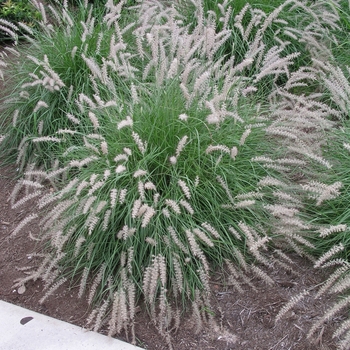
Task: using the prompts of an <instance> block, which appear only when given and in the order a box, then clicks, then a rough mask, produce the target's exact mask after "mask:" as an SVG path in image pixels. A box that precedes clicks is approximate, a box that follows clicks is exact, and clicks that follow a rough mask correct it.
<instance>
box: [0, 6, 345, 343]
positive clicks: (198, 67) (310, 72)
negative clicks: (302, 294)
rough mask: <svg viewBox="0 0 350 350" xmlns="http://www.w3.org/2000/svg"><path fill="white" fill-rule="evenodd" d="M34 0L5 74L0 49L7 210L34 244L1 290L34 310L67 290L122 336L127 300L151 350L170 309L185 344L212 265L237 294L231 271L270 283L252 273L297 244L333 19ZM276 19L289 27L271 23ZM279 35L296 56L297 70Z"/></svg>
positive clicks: (201, 308) (321, 114)
mask: <svg viewBox="0 0 350 350" xmlns="http://www.w3.org/2000/svg"><path fill="white" fill-rule="evenodd" d="M34 3H35V4H36V5H37V7H38V9H39V10H40V11H41V14H42V18H43V20H42V22H41V27H42V29H41V31H37V32H34V31H33V30H32V29H31V28H26V27H25V26H24V25H23V24H22V25H21V27H22V28H25V29H27V31H28V36H27V40H28V45H23V46H20V47H15V48H10V49H8V50H7V51H11V52H13V53H14V54H15V55H18V56H19V57H20V59H19V60H18V61H19V62H20V63H19V62H15V64H13V65H11V64H10V62H8V61H7V60H6V52H7V51H4V52H3V54H2V57H3V58H2V60H1V61H0V64H1V65H2V66H6V69H9V71H12V73H11V85H10V86H11V89H10V90H8V97H7V98H6V100H5V101H3V102H4V103H3V107H2V108H3V111H2V118H1V125H2V130H3V134H2V142H1V144H0V146H1V154H2V156H6V157H10V156H11V154H12V155H13V157H14V158H15V159H16V163H17V164H18V166H19V168H20V169H21V170H22V171H23V178H22V179H20V180H19V182H18V185H17V186H16V188H15V189H14V191H13V193H12V196H11V204H12V206H13V207H18V206H20V205H22V204H23V203H25V202H26V201H27V200H29V199H32V198H35V197H37V198H38V204H37V205H38V207H37V208H38V210H39V211H40V212H42V213H43V216H42V218H41V221H40V224H41V227H42V230H43V232H42V235H41V236H40V238H41V239H42V241H43V242H49V245H50V248H49V249H48V250H46V255H45V257H44V259H43V261H42V262H41V264H40V266H39V267H38V268H37V269H35V270H33V271H32V273H30V274H29V275H28V276H27V277H25V278H23V279H21V280H20V281H18V282H17V285H18V286H20V285H23V284H25V283H26V282H27V281H29V280H32V279H37V278H41V279H42V280H43V281H44V282H45V288H46V294H45V295H44V296H43V299H42V302H43V301H44V300H45V299H46V298H47V297H49V296H50V294H51V293H53V292H54V291H55V290H56V289H57V288H58V287H59V286H60V285H61V284H62V283H64V282H65V281H66V280H67V279H69V280H71V281H76V280H77V278H78V280H79V296H80V297H83V296H85V297H86V298H87V299H88V302H89V304H90V305H91V308H92V310H91V314H90V316H89V319H88V321H89V323H91V324H92V327H93V329H94V330H98V329H100V327H102V326H103V325H106V326H107V327H108V329H109V334H110V335H114V334H116V333H120V332H121V331H122V330H123V329H125V330H126V331H127V332H128V331H131V333H132V339H133V341H135V334H134V328H133V327H134V326H133V325H134V321H135V317H136V316H135V306H136V303H137V302H138V300H139V299H140V298H141V297H142V298H143V300H144V301H145V302H146V305H147V306H148V307H149V311H150V313H151V315H152V319H153V320H154V322H155V324H156V326H157V328H158V330H159V331H160V334H161V335H162V336H164V338H165V339H166V340H167V342H168V344H169V346H171V339H170V331H171V330H172V329H176V328H178V327H179V325H180V323H181V313H182V311H183V309H184V307H186V306H187V305H191V307H192V310H193V313H192V314H193V317H194V319H195V324H196V326H197V328H196V330H197V331H199V330H200V328H201V326H202V325H203V322H205V321H209V322H212V323H213V324H214V329H217V328H215V327H217V326H215V320H214V317H213V315H212V313H211V312H210V308H211V307H210V300H209V295H210V287H209V281H210V277H211V272H212V271H213V269H215V268H220V269H224V270H226V271H228V273H227V274H226V277H227V283H228V284H231V285H232V286H233V287H234V288H235V289H236V290H237V291H238V292H242V287H241V286H242V284H245V283H247V284H249V285H251V287H252V289H254V287H253V286H252V283H251V281H250V278H249V277H248V276H252V275H253V276H258V277H259V278H262V279H263V280H264V281H265V282H266V283H267V284H272V283H273V280H272V278H271V277H270V276H269V275H268V274H267V273H266V272H265V270H264V269H263V268H261V265H264V266H265V267H266V268H271V267H272V266H274V265H276V264H278V265H279V266H282V267H284V268H285V269H287V270H289V271H293V269H292V267H291V266H290V265H289V262H290V259H289V258H288V257H287V256H286V255H285V253H284V252H283V250H281V249H284V248H293V249H294V250H296V251H297V252H298V253H300V254H301V255H303V254H304V255H307V254H308V252H307V250H306V249H305V247H306V248H307V249H309V248H314V245H313V243H312V238H313V236H314V235H315V234H316V231H315V227H314V226H313V225H312V224H310V222H309V221H308V220H309V218H310V216H309V215H308V213H307V212H305V211H304V207H305V197H307V195H308V194H309V189H310V188H312V185H313V184H314V182H312V181H315V180H317V179H318V174H319V171H320V169H324V168H325V169H328V168H330V167H331V166H330V164H329V162H328V161H327V159H325V158H324V157H323V156H322V152H321V150H322V146H323V144H324V142H325V133H326V132H327V131H328V130H329V129H331V128H332V127H333V125H334V121H332V119H336V118H339V113H340V112H339V111H338V110H336V109H335V108H332V107H330V106H328V105H327V103H325V101H323V97H324V96H323V95H322V94H319V93H315V92H314V90H313V86H316V85H317V86H318V84H316V83H315V82H316V81H317V78H318V77H319V69H320V67H321V66H322V65H324V64H325V63H324V62H326V61H327V60H328V59H329V56H328V55H331V52H330V49H329V46H330V44H329V38H328V36H327V33H328V31H329V29H333V30H334V29H336V28H337V24H336V21H337V19H338V17H337V10H336V7H334V6H331V5H330V4H328V3H327V2H319V3H318V4H317V5H315V6H308V5H307V4H306V3H305V2H301V1H291V0H288V1H286V2H285V3H283V4H282V5H281V6H280V7H279V8H277V9H276V10H274V11H272V12H271V13H270V14H266V13H264V12H262V11H261V10H254V9H253V8H251V7H249V6H247V7H245V8H243V9H242V10H241V12H239V13H238V14H237V15H235V17H234V20H233V21H232V16H231V14H232V8H230V6H229V2H227V1H226V2H224V3H223V4H220V6H218V10H217V11H216V12H215V13H214V12H213V11H208V12H206V11H205V10H204V8H205V7H204V6H203V3H202V2H200V1H196V2H193V9H192V10H191V12H189V8H188V6H187V4H185V5H183V4H181V3H179V4H178V5H176V6H175V5H173V6H168V5H167V4H165V3H163V2H160V1H159V2H158V1H143V2H142V3H140V4H138V5H136V6H132V7H126V8H124V7H123V5H124V2H123V1H121V2H120V3H118V4H114V3H113V1H111V0H109V1H107V2H106V6H105V9H104V10H101V11H96V10H93V6H92V5H89V4H88V3H87V2H84V4H82V6H80V8H79V9H77V10H75V12H72V11H71V10H70V9H69V7H68V4H67V2H65V3H64V4H63V7H60V8H58V9H56V8H54V7H52V6H49V7H48V8H45V7H43V6H42V5H40V4H39V3H37V2H34ZM290 7H291V8H292V10H293V11H294V10H295V11H294V12H295V13H296V16H297V17H293V16H291V15H290V14H289V16H290V17H292V18H291V23H292V26H293V30H292V29H291V28H292V27H290V26H289V24H288V23H286V20H285V18H286V16H285V15H284V17H283V18H282V19H281V18H280V15H281V14H282V13H283V11H285V9H286V8H289V9H290ZM248 9H249V11H250V13H249V16H248V17H245V15H246V12H247V10H248ZM297 9H299V10H300V9H302V10H305V9H307V11H305V14H304V16H305V17H303V16H302V15H301V14H300V11H297ZM293 11H291V12H290V13H294V12H293ZM190 13H191V14H194V16H193V15H190ZM48 14H50V16H48ZM299 16H301V17H300V18H301V19H302V20H301V21H299V19H300V18H299ZM324 16H326V17H327V19H328V20H327V22H326V23H324V22H322V18H324ZM49 17H50V18H51V19H50V20H48V18H49ZM192 18H194V19H195V20H194V21H193V22H191V23H189V22H190V20H189V19H192ZM297 19H298V21H297ZM297 22H298V23H300V26H299V27H295V25H296V23H297ZM323 23H324V24H323ZM232 26H233V27H232ZM276 26H281V28H282V30H280V31H277V32H274V28H275V27H276ZM233 28H235V29H234V30H233ZM291 30H292V32H291ZM288 31H289V34H288ZM286 35H287V36H288V35H289V36H290V37H292V38H293V39H294V40H295V41H300V43H299V44H298V47H302V50H305V52H307V55H308V57H309V58H308V60H307V62H306V65H305V66H303V65H302V64H301V63H300V62H299V63H298V62H296V60H297V59H298V58H299V57H300V50H299V51H298V50H296V49H295V46H294V45H293V44H291V42H290V41H286ZM238 37H239V38H240V39H239V40H237V38H238ZM242 38H243V40H242ZM301 38H303V40H304V41H302V40H300V39H301ZM316 38H317V40H316ZM320 38H321V39H322V40H320ZM323 39H324V40H323ZM227 45H229V46H227ZM230 46H231V48H230V49H229V51H227V47H230ZM316 58H317V61H316V60H314V61H312V59H316ZM309 62H315V64H314V65H313V66H311V67H310V66H309V65H308V63H309ZM305 87H306V88H307V89H308V93H307V94H302V93H300V91H301V90H302V89H303V88H305ZM46 183H50V184H51V186H52V187H53V189H54V191H53V193H46V192H45V184H46ZM303 186H304V187H303ZM305 186H306V187H305ZM307 186H308V187H307ZM322 186H323V185H322V184H320V185H319V188H323V189H324V193H325V192H327V191H328V192H329V193H330V195H329V196H328V197H322V193H321V194H320V193H319V192H320V191H318V188H317V189H316V190H315V191H316V193H317V194H318V196H319V200H321V201H322V200H327V199H329V198H333V197H332V195H334V196H335V195H336V194H337V189H332V188H330V187H327V186H326V187H325V186H323V187H322ZM23 187H24V188H25V189H26V191H25V196H22V197H21V196H20V193H21V189H22V188H23ZM332 191H333V192H332ZM321 192H322V191H321ZM328 192H327V193H328ZM320 198H321V199H320ZM38 216H39V215H38V214H37V213H34V214H31V215H30V216H28V217H26V218H25V219H24V220H23V221H21V222H20V223H19V225H18V226H17V228H16V229H15V230H14V231H13V232H12V236H14V235H16V234H19V232H20V231H21V230H22V229H23V227H25V225H26V224H27V223H29V222H30V221H31V220H33V219H36V218H37V217H38ZM269 250H270V251H269Z"/></svg>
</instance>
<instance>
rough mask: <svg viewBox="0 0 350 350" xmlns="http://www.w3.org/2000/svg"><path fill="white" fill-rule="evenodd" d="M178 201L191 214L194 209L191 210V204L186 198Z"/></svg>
mask: <svg viewBox="0 0 350 350" xmlns="http://www.w3.org/2000/svg"><path fill="white" fill-rule="evenodd" d="M179 203H180V205H181V206H183V207H184V208H185V209H186V210H187V211H188V212H189V213H190V214H191V215H193V214H194V210H193V208H192V206H191V204H190V203H188V202H187V201H186V200H184V199H181V200H180V202H179Z"/></svg>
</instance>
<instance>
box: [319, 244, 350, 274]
mask: <svg viewBox="0 0 350 350" xmlns="http://www.w3.org/2000/svg"><path fill="white" fill-rule="evenodd" d="M344 249H345V247H344V245H343V243H339V244H336V245H334V246H333V247H332V248H331V249H329V250H328V251H327V252H326V253H324V254H323V255H322V256H321V257H320V258H318V259H317V261H316V262H315V264H314V267H315V268H317V267H320V266H322V264H323V263H324V262H325V261H327V260H328V259H329V258H331V257H332V256H334V255H335V254H337V253H339V252H341V251H343V250H344Z"/></svg>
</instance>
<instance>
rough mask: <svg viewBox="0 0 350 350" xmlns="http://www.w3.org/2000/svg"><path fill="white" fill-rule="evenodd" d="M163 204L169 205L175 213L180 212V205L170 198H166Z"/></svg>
mask: <svg viewBox="0 0 350 350" xmlns="http://www.w3.org/2000/svg"><path fill="white" fill-rule="evenodd" d="M165 204H166V205H167V206H168V207H170V208H171V209H172V210H173V211H174V212H175V213H176V214H179V215H180V214H181V210H180V207H179V206H178V204H177V203H176V202H175V201H174V200H172V199H166V200H165Z"/></svg>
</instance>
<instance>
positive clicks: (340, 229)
mask: <svg viewBox="0 0 350 350" xmlns="http://www.w3.org/2000/svg"><path fill="white" fill-rule="evenodd" d="M347 228H348V227H347V225H344V224H340V225H335V226H330V227H328V228H322V229H320V230H319V233H320V237H322V238H323V237H327V236H329V235H330V234H332V233H334V232H337V233H338V232H345V231H346V230H347Z"/></svg>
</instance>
